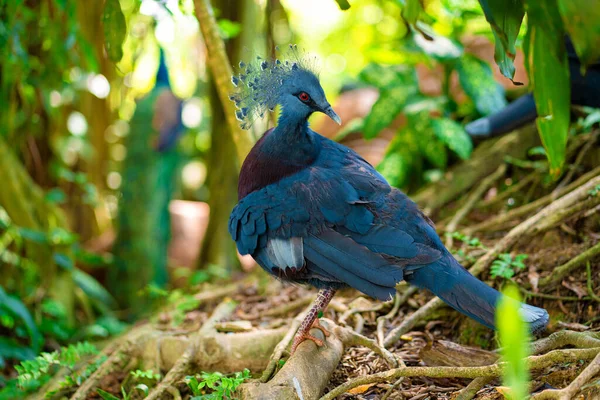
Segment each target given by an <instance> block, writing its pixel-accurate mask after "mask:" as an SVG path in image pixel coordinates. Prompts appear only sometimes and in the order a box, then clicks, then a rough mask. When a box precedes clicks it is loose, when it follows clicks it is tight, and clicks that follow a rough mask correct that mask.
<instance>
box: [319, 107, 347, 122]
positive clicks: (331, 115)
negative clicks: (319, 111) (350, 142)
mask: <svg viewBox="0 0 600 400" xmlns="http://www.w3.org/2000/svg"><path fill="white" fill-rule="evenodd" d="M323 112H324V113H325V114H326V115H327V116H329V118H331V119H332V120H334V121H335V122H337V124H338V125H341V124H342V119H341V118H340V116H339V115H337V114H336V113H335V111H333V108H331V106H327V108H325V109H324V110H323Z"/></svg>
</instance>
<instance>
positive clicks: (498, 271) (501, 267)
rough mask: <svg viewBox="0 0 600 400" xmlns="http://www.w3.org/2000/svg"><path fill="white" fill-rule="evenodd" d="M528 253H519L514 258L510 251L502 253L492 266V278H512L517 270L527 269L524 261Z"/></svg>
mask: <svg viewBox="0 0 600 400" xmlns="http://www.w3.org/2000/svg"><path fill="white" fill-rule="evenodd" d="M527 257H528V256H527V254H518V255H517V256H515V258H513V257H512V256H511V255H510V254H509V253H502V254H500V255H499V256H498V259H496V260H494V262H493V263H492V266H491V268H490V275H491V276H492V278H497V277H501V278H504V279H510V278H512V277H513V276H515V273H516V270H522V269H525V263H524V262H523V261H524V260H525V259H526V258H527Z"/></svg>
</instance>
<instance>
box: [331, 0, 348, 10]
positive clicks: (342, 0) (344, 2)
mask: <svg viewBox="0 0 600 400" xmlns="http://www.w3.org/2000/svg"><path fill="white" fill-rule="evenodd" d="M335 2H336V3H337V4H338V6H339V7H340V10H343V11H346V10H348V9H349V8H350V3H348V0H335Z"/></svg>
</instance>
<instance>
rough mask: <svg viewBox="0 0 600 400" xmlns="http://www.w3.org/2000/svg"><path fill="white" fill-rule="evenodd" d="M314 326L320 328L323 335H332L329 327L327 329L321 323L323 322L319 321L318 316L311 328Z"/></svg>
mask: <svg viewBox="0 0 600 400" xmlns="http://www.w3.org/2000/svg"><path fill="white" fill-rule="evenodd" d="M312 328H315V329H318V330H320V331H321V332H323V335H325V337H329V336H331V332H329V331H328V330H327V329H325V327H324V326H323V325H321V322H319V319H318V318H317V319H316V320H315V322H313V324H312V327H311V329H312Z"/></svg>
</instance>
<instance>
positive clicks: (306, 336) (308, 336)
mask: <svg viewBox="0 0 600 400" xmlns="http://www.w3.org/2000/svg"><path fill="white" fill-rule="evenodd" d="M328 333H329V332H328ZM305 340H312V341H313V342H315V344H316V345H317V346H318V347H321V346H323V345H324V343H323V341H322V340H321V339H318V338H316V337H314V336H313V335H311V334H310V333H303V334H300V335H297V336H296V337H295V338H294V343H292V351H291V354H294V353H295V352H296V349H297V348H298V346H299V345H300V343H302V342H304V341H305Z"/></svg>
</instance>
